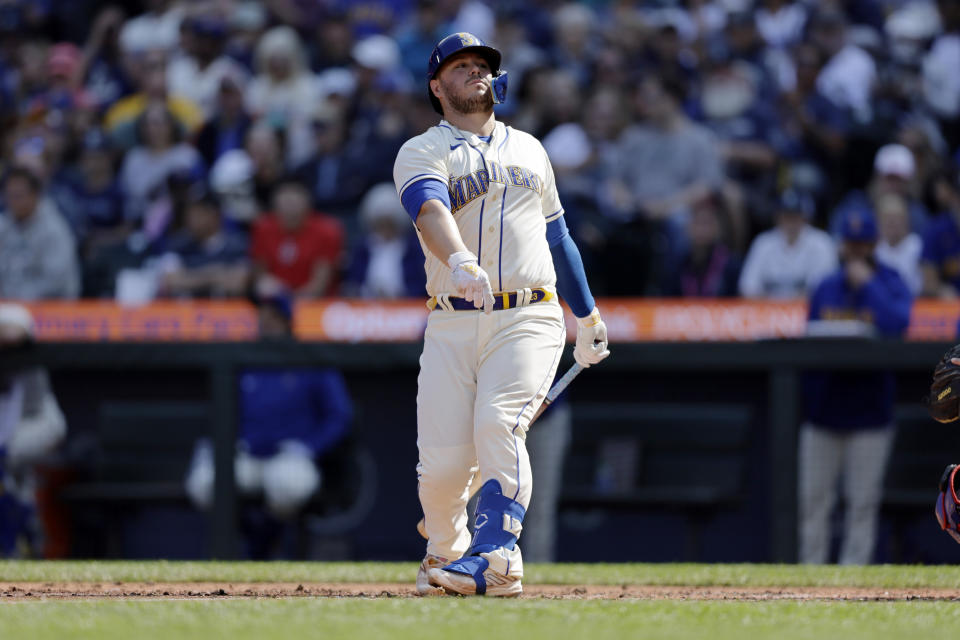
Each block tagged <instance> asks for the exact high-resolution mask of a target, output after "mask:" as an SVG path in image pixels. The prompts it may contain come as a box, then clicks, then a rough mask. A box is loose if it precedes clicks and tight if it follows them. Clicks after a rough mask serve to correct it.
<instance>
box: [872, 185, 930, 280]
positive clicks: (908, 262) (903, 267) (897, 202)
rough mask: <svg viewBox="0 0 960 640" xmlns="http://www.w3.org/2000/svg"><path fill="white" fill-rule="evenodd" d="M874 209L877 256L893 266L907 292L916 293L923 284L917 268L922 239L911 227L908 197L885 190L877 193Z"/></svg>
mask: <svg viewBox="0 0 960 640" xmlns="http://www.w3.org/2000/svg"><path fill="white" fill-rule="evenodd" d="M876 209H877V221H878V223H879V227H880V241H879V242H878V243H877V259H878V260H879V261H880V262H882V263H884V264H886V265H887V266H888V267H891V268H893V269H895V270H896V271H897V273H899V274H900V277H901V278H903V281H904V282H905V283H906V284H907V287H908V288H909V289H910V293H912V294H913V295H915V296H916V295H918V294H919V293H920V289H921V287H922V286H923V272H922V271H921V269H920V253H921V251H922V250H923V240H922V239H921V238H920V235H919V234H917V233H914V232H913V231H911V230H910V213H909V209H908V204H907V200H906V199H905V198H904V197H903V196H900V195H897V194H893V193H888V194H885V195H882V196H880V198H879V199H878V200H877V204H876Z"/></svg>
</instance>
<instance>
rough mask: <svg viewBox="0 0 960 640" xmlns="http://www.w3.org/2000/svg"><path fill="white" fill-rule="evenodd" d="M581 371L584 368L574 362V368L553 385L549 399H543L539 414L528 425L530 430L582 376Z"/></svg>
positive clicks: (538, 410)
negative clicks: (574, 380)
mask: <svg viewBox="0 0 960 640" xmlns="http://www.w3.org/2000/svg"><path fill="white" fill-rule="evenodd" d="M581 371H583V366H581V365H580V363H579V362H574V363H573V366H571V367H570V368H569V369H567V372H566V373H565V374H563V375H562V376H561V377H560V379H559V380H557V381H556V382H554V383H553V386H552V387H550V391H547V397H546V398H544V399H543V403H541V405H540V408H539V409H537V412H536V413H535V414H533V417H532V418H531V419H530V424H529V425H527V428H528V429H529V428H530V425H532V424H533V423H534V422H536V421H537V418H539V417H540V414H541V413H543V412H544V411H546V410H547V407H549V406H550V405H551V404H553V401H554V400H556V399H557V396H559V395H560V394H561V393H563V390H564V389H566V388H567V386H568V385H569V384H570V383H571V382H573V379H574V378H576V377H577V376H578V375H580V372H581Z"/></svg>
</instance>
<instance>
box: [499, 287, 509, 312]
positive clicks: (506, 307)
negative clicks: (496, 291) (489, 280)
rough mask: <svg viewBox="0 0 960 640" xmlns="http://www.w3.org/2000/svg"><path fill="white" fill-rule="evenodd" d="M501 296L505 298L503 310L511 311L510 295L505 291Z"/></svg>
mask: <svg viewBox="0 0 960 640" xmlns="http://www.w3.org/2000/svg"><path fill="white" fill-rule="evenodd" d="M500 296H501V297H502V298H503V308H504V309H509V308H510V293H509V292H507V291H504V292H503V293H501V294H500Z"/></svg>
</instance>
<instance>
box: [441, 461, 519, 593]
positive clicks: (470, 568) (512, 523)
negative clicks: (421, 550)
mask: <svg viewBox="0 0 960 640" xmlns="http://www.w3.org/2000/svg"><path fill="white" fill-rule="evenodd" d="M526 513H527V511H526V509H524V508H523V506H522V505H521V504H520V503H519V502H517V501H515V500H511V499H510V498H508V497H506V496H504V495H503V490H502V489H501V487H500V483H499V482H497V481H496V480H487V481H486V482H485V483H483V486H482V487H480V497H479V498H478V499H477V515H476V526H475V527H474V530H473V541H472V542H471V544H470V548H469V549H468V550H467V553H466V554H465V555H464V556H463V557H462V558H460V559H459V560H457V561H456V562H454V563H452V564H450V565H448V566H446V567H444V569H443V570H444V571H451V572H453V573H462V574H464V575H468V576H472V577H473V579H474V581H475V582H476V583H477V595H483V594H484V593H486V591H487V581H486V579H485V578H484V577H483V572H484V571H486V570H487V568H488V567H489V566H490V561H489V560H487V558H484V557H483V556H482V555H480V554H483V553H490V552H493V551H496V550H497V549H500V548H501V547H503V548H506V549H509V550H511V551H512V550H513V549H514V547H515V546H516V544H517V538H518V537H519V536H520V530H521V529H522V526H521V523H522V522H523V517H524V516H525V515H526ZM508 571H509V568H508Z"/></svg>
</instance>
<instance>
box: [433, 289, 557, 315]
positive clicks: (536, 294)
mask: <svg viewBox="0 0 960 640" xmlns="http://www.w3.org/2000/svg"><path fill="white" fill-rule="evenodd" d="M523 295H524V291H522V290H521V291H499V292H497V293H494V294H493V310H494V311H500V310H501V309H512V308H514V307H516V306H518V301H519V302H520V303H523ZM552 299H553V292H552V291H548V290H547V289H541V288H539V287H537V288H535V289H530V295H529V296H528V298H527V300H526V303H525V304H537V303H538V302H547V301H549V300H552ZM447 302H448V303H449V305H450V307H452V308H453V310H454V311H479V310H480V309H477V307H476V306H474V304H473V303H472V302H470V301H469V300H467V299H466V298H457V297H454V296H450V297H449V298H447ZM427 306H428V307H429V308H430V310H431V311H432V310H434V309H436V308H437V307H440V308H441V309H444V308H445V307H444V305H443V303H442V302H440V301H439V300H437V296H434V297H432V298H430V300H428V301H427Z"/></svg>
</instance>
